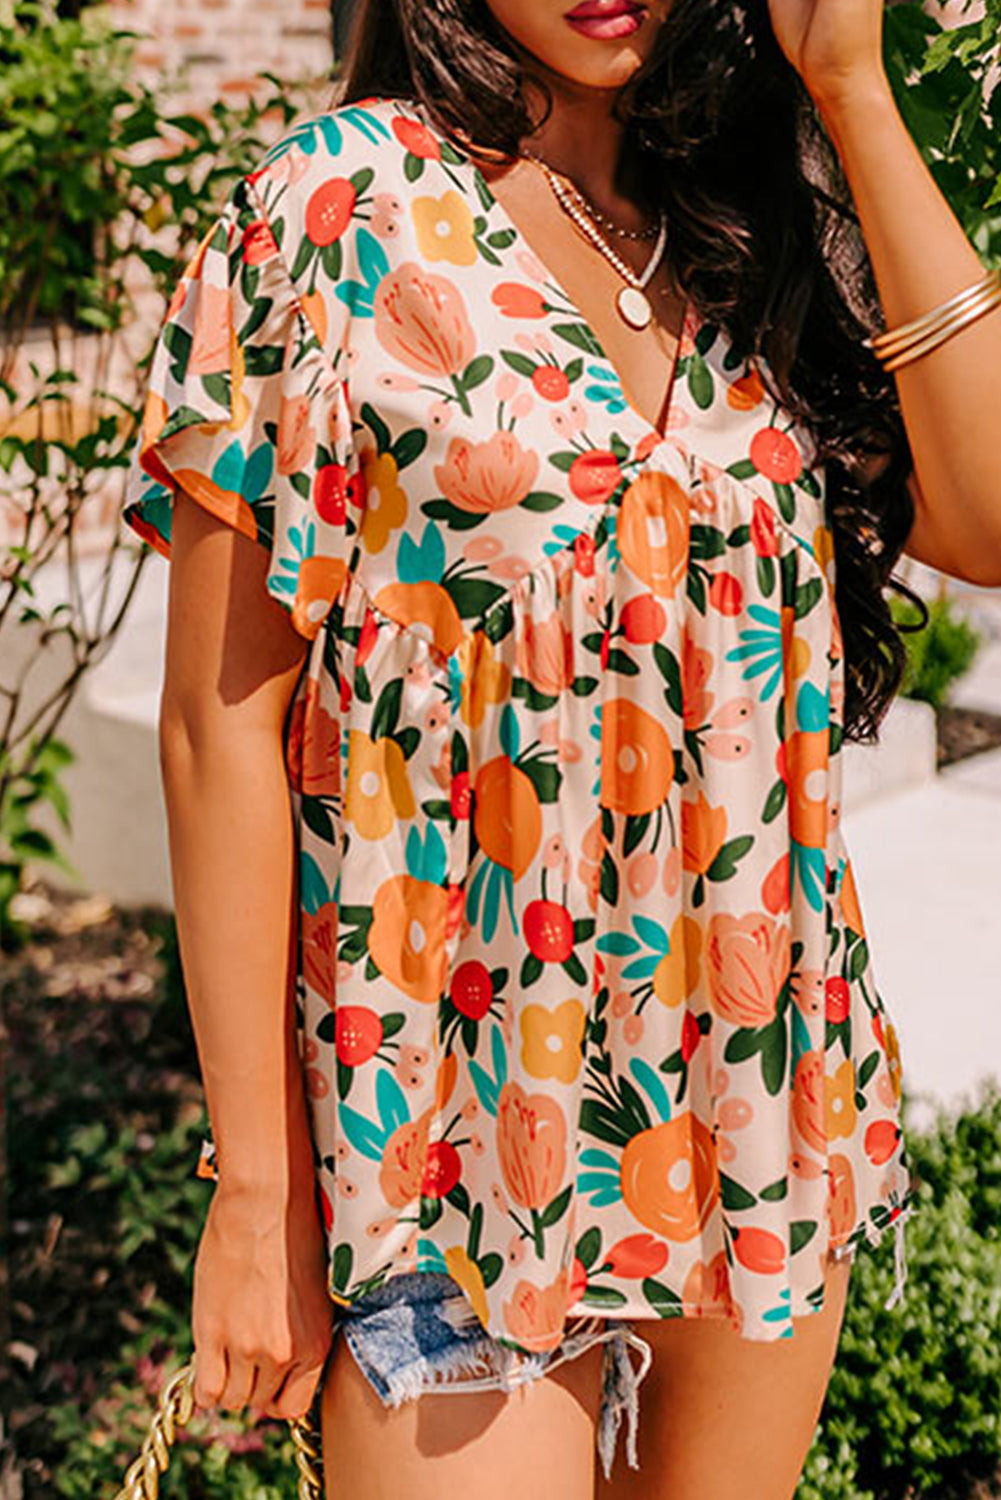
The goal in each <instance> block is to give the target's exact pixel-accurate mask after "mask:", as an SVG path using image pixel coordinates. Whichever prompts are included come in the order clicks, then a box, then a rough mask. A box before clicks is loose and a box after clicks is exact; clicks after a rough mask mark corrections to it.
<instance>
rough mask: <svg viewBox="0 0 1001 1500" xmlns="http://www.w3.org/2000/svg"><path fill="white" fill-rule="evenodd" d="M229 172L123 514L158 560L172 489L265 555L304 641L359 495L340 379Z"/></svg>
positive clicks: (188, 273) (145, 421) (248, 195)
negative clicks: (231, 184)
mask: <svg viewBox="0 0 1001 1500" xmlns="http://www.w3.org/2000/svg"><path fill="white" fill-rule="evenodd" d="M308 300H309V299H305V298H303V297H300V295H299V294H298V293H297V291H296V288H295V285H294V283H293V281H292V277H291V274H290V272H289V269H288V265H287V261H286V256H285V253H283V250H282V248H281V247H280V246H279V244H278V243H277V241H276V238H275V234H274V232H273V229H272V225H271V223H270V222H269V220H268V216H267V214H266V212H265V210H264V207H263V204H262V202H261V200H260V197H259V194H258V192H257V190H256V188H255V186H254V183H253V182H252V181H251V179H250V178H248V177H242V178H240V179H239V180H238V181H237V183H236V184H235V185H234V187H233V188H232V189H231V190H230V193H229V196H228V198H227V200H226V202H225V204H224V206H223V208H222V211H221V213H220V214H219V216H218V218H217V219H216V220H215V222H214V223H213V225H212V227H211V228H210V229H209V231H208V233H207V234H206V235H205V236H204V238H203V239H202V241H201V243H200V245H199V246H198V248H197V250H196V251H195V254H194V255H193V257H192V259H191V260H190V262H189V263H188V265H187V267H186V268H185V270H184V272H183V274H182V276H181V279H180V281H179V283H178V285H177V288H176V290H175V292H174V295H173V297H172V298H171V301H170V305H169V307H168V308H167V312H166V315H165V318H164V321H163V324H162V326H161V329H160V332H159V336H158V340H157V343H156V346H155V348H154V353H153V361H152V365H151V368H150V377H149V385H148V389H147V393H146V399H145V405H144V410H143V418H142V432H141V434H140V437H139V440H138V442H137V444H136V447H135V450H134V454H133V458H132V465H131V468H130V471H129V475H128V480H127V487H126V495H125V506H124V510H123V519H124V521H125V522H126V524H127V525H129V526H130V527H131V528H132V530H133V531H135V532H136V533H137V534H138V535H139V536H140V537H142V539H143V540H144V541H146V542H149V543H150V545H152V546H153V547H155V548H156V550H157V551H159V552H161V553H163V555H164V556H166V557H169V556H170V526H171V512H172V506H173V499H174V493H175V490H176V489H177V488H181V489H183V490H185V491H186V493H187V494H189V495H191V496H192V497H193V499H195V500H196V501H198V502H199V504H201V505H203V506H204V507H205V508H206V509H207V510H209V511H211V512H212V513H213V515H215V516H218V517H219V519H220V520H222V521H225V522H227V523H228V524H229V525H230V526H233V527H234V528H235V529H236V530H237V531H240V532H242V533H243V534H244V535H245V536H247V537H250V538H251V539H252V540H254V541H257V542H259V543H260V544H261V545H262V546H263V547H265V548H266V549H267V551H268V553H269V557H270V566H269V568H268V574H267V589H268V593H269V594H271V595H272V596H273V597H274V598H275V599H277V600H279V601H280V603H282V604H283V605H284V606H285V607H286V608H287V609H288V611H289V613H290V615H291V619H292V623H293V625H294V626H295V628H296V629H297V630H298V631H299V633H300V634H301V635H303V636H305V637H306V638H307V639H309V640H312V639H313V638H314V637H315V636H316V634H317V632H318V631H319V629H320V626H321V624H322V623H323V621H324V619H325V618H326V616H327V614H328V613H329V611H330V608H331V605H332V604H333V602H334V600H335V599H336V598H337V596H338V594H339V593H340V591H341V589H342V587H343V585H344V583H345V580H346V578H347V575H348V572H349V567H350V559H351V552H352V549H353V537H354V534H355V532H356V530H357V517H356V516H354V515H352V514H351V507H352V505H353V502H354V497H355V496H356V495H357V493H358V485H357V484H356V480H357V463H356V456H355V453H354V449H353V444H352V432H351V425H352V424H351V415H350V401H349V396H348V391H347V383H346V380H345V378H344V376H343V374H342V373H340V371H339V369H338V367H337V365H338V361H337V359H336V357H335V359H333V360H332V359H331V357H330V356H329V355H328V353H327V351H326V349H325V347H324V343H323V333H324V331H325V330H324V328H323V327H322V326H320V325H322V323H323V322H324V320H323V318H322V317H321V316H320V314H318V313H317V312H316V311H315V310H312V311H311V310H310V308H309V306H308Z"/></svg>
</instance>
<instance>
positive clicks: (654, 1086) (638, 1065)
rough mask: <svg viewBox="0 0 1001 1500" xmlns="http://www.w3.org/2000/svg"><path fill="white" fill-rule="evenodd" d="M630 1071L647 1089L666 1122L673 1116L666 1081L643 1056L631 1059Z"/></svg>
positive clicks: (641, 1085) (656, 1108)
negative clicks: (665, 1085)
mask: <svg viewBox="0 0 1001 1500" xmlns="http://www.w3.org/2000/svg"><path fill="white" fill-rule="evenodd" d="M629 1071H630V1073H631V1074H632V1075H633V1077H634V1078H635V1079H636V1082H637V1083H638V1084H639V1085H640V1087H641V1088H643V1089H645V1090H646V1092H647V1093H648V1094H649V1096H650V1099H651V1100H652V1102H653V1107H654V1109H655V1110H656V1111H657V1113H658V1115H659V1116H660V1118H661V1120H662V1121H663V1122H664V1124H666V1123H667V1121H668V1120H670V1118H671V1100H670V1096H669V1095H668V1092H667V1089H666V1088H665V1087H664V1081H663V1079H662V1078H659V1077H658V1076H657V1074H656V1072H655V1071H654V1069H653V1068H651V1066H650V1064H649V1063H648V1062H646V1061H644V1059H643V1058H642V1057H631V1058H630V1059H629Z"/></svg>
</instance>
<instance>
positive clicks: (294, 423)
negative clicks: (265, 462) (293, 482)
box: [275, 396, 316, 474]
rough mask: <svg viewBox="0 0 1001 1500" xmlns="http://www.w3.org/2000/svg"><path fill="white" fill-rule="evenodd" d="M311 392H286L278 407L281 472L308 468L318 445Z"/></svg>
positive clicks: (279, 463)
mask: <svg viewBox="0 0 1001 1500" xmlns="http://www.w3.org/2000/svg"><path fill="white" fill-rule="evenodd" d="M309 413H310V400H309V397H308V396H283V397H282V403H281V406H280V407H279V410H278V436H277V444H276V447H277V452H276V454H275V467H276V468H277V470H278V472H279V474H297V473H298V472H299V470H300V469H305V468H306V466H307V465H308V464H309V462H310V460H311V459H312V457H313V453H314V452H315V449H316V429H315V427H314V426H313V424H312V423H311V422H310V420H309Z"/></svg>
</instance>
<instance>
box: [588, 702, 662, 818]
mask: <svg viewBox="0 0 1001 1500" xmlns="http://www.w3.org/2000/svg"><path fill="white" fill-rule="evenodd" d="M673 780H674V754H673V752H672V750H671V741H670V740H669V739H668V737H667V731H666V730H665V729H664V728H663V726H662V725H661V724H660V723H658V721H657V720H656V719H655V718H654V716H653V714H650V713H647V711H646V709H645V708H640V707H639V705H638V704H636V703H634V702H633V701H632V699H630V698H608V699H606V700H605V702H604V703H603V704H602V709H601V800H602V804H603V805H604V806H605V807H610V808H612V810H613V811H615V812H623V813H646V812H653V811H654V810H655V809H656V808H658V807H660V805H661V803H662V802H663V801H664V799H665V798H666V796H667V794H668V791H669V790H670V786H671V782H672V781H673Z"/></svg>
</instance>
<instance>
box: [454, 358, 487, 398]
mask: <svg viewBox="0 0 1001 1500" xmlns="http://www.w3.org/2000/svg"><path fill="white" fill-rule="evenodd" d="M493 367H494V360H493V355H492V354H478V355H477V356H476V358H475V359H471V360H470V361H469V364H468V365H467V366H466V368H465V369H464V370H463V372H462V375H461V377H460V378H461V380H462V389H463V390H464V391H472V390H475V388H476V387H477V386H478V385H482V384H483V382H484V381H485V380H486V379H487V377H488V375H489V374H490V371H491V370H492V369H493Z"/></svg>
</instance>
